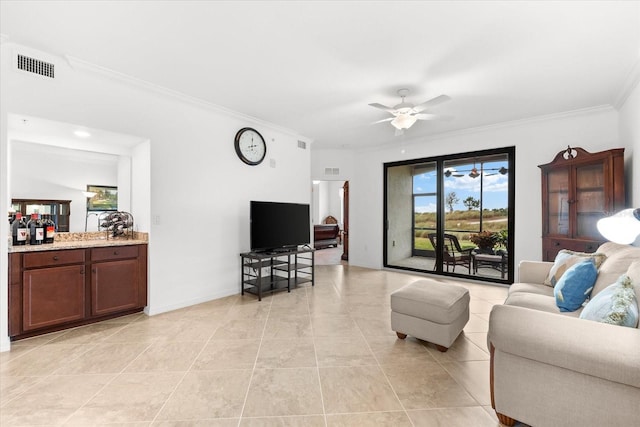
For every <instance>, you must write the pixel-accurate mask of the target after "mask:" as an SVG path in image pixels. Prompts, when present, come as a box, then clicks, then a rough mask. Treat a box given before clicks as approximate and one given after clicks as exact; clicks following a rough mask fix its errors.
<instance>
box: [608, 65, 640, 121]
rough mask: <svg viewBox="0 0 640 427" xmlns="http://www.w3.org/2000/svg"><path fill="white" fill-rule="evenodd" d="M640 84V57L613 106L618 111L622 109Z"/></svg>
mask: <svg viewBox="0 0 640 427" xmlns="http://www.w3.org/2000/svg"><path fill="white" fill-rule="evenodd" d="M638 83H640V57H638V58H637V59H636V62H635V63H634V64H633V66H632V67H631V70H630V71H629V74H627V77H626V78H625V79H624V83H623V85H622V88H621V89H620V93H619V94H618V96H617V97H616V100H615V102H614V103H613V106H614V107H615V108H616V109H617V110H619V109H620V108H622V106H623V105H624V103H625V102H627V98H629V96H630V95H631V93H632V92H633V90H634V89H635V88H636V86H638Z"/></svg>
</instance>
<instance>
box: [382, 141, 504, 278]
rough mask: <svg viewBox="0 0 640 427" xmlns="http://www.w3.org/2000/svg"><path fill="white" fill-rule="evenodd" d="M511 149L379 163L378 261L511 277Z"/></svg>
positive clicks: (410, 267)
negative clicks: (381, 231)
mask: <svg viewBox="0 0 640 427" xmlns="http://www.w3.org/2000/svg"><path fill="white" fill-rule="evenodd" d="M514 156H515V150H514V148H513V147H508V148H504V149H497V150H486V151H479V152H473V153H461V154H455V155H450V156H440V157H435V158H428V159H415V160H410V161H403V162H394V163H387V164H385V213H384V214H385V239H384V264H385V266H386V267H395V268H402V269H408V270H413V271H422V272H432V273H436V274H443V275H455V276H467V277H473V278H476V279H482V280H490V281H498V282H509V283H510V282H512V277H513V274H512V272H513V267H512V259H513V256H511V257H510V256H509V254H510V253H511V254H512V250H511V248H512V242H513V232H512V231H513V223H514V219H513V203H514V194H513V188H514V185H513V184H514V163H515V162H514Z"/></svg>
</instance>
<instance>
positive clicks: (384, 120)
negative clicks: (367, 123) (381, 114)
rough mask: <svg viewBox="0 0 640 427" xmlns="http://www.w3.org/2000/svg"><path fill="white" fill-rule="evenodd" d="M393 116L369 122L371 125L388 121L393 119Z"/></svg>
mask: <svg viewBox="0 0 640 427" xmlns="http://www.w3.org/2000/svg"><path fill="white" fill-rule="evenodd" d="M394 118H395V117H389V118H388V119H382V120H378V121H377V122H373V123H371V124H372V125H375V124H378V123H384V122H390V121H391V120H393V119H394Z"/></svg>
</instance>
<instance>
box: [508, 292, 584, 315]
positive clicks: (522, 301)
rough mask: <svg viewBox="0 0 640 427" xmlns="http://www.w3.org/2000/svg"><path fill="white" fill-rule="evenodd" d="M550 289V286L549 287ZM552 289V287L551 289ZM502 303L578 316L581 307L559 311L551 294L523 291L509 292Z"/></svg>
mask: <svg viewBox="0 0 640 427" xmlns="http://www.w3.org/2000/svg"><path fill="white" fill-rule="evenodd" d="M549 289H551V288H549ZM551 290H552V291H553V289H551ZM504 305H513V306H517V307H523V308H529V309H531V310H538V311H546V312H547V313H555V314H563V315H565V316H570V317H578V316H579V315H580V311H581V310H582V309H581V308H580V309H578V310H576V311H567V312H562V313H561V312H560V309H559V308H558V306H557V305H556V300H555V298H554V297H553V294H552V295H550V296H548V295H540V294H527V293H524V292H516V293H514V294H509V296H508V297H507V300H506V301H505V302H504Z"/></svg>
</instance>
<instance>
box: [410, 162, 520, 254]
mask: <svg viewBox="0 0 640 427" xmlns="http://www.w3.org/2000/svg"><path fill="white" fill-rule="evenodd" d="M507 167H508V164H507V161H506V156H505V159H504V160H500V161H490V162H482V161H481V159H480V161H478V159H476V161H474V159H469V161H468V163H462V162H460V161H459V160H457V161H456V164H455V166H453V165H451V166H449V167H448V166H447V163H445V168H444V169H445V176H444V189H445V194H444V205H445V212H444V216H445V233H450V234H454V235H456V236H457V237H458V240H459V242H460V245H461V246H462V248H463V249H464V248H468V247H471V248H473V247H476V245H475V244H474V243H472V242H471V240H470V236H471V235H472V234H475V233H478V232H480V231H491V232H501V233H502V235H503V237H504V236H506V234H507V233H508V221H507V219H508V205H509V203H508V170H507ZM436 186H437V177H436V172H435V171H429V172H425V173H422V174H419V175H415V176H414V179H413V191H414V195H415V196H414V228H415V245H414V248H415V249H417V250H426V251H433V247H432V246H431V243H430V242H429V239H428V234H429V233H433V232H434V231H435V229H436V218H437V199H436V194H437V193H436V189H437V188H436Z"/></svg>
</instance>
